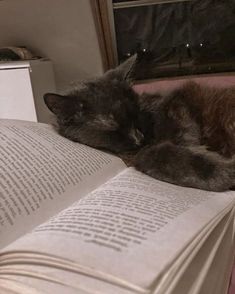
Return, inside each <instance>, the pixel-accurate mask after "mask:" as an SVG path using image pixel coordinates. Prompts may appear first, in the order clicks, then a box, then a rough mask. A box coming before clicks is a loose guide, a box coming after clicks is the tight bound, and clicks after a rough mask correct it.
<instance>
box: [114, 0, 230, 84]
mask: <svg viewBox="0 0 235 294" xmlns="http://www.w3.org/2000/svg"><path fill="white" fill-rule="evenodd" d="M115 2H118V1H115ZM119 2H120V1H119ZM114 21H115V28H116V38H117V48H118V57H119V61H122V60H124V59H126V58H127V57H128V56H130V55H131V54H133V53H134V52H140V53H141V55H142V57H143V61H144V62H145V65H146V66H145V67H144V68H143V66H141V71H139V72H138V75H137V77H138V78H140V79H142V78H153V77H159V76H169V75H182V74H194V73H206V72H222V71H233V70H235V1H234V0H226V1H222V0H194V1H187V2H175V3H167V4H158V5H147V6H140V7H129V8H122V9H116V10H114Z"/></svg>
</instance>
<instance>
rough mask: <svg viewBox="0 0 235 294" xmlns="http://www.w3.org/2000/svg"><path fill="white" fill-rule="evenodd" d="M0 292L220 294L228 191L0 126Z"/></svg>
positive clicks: (40, 130) (38, 128)
mask: <svg viewBox="0 0 235 294" xmlns="http://www.w3.org/2000/svg"><path fill="white" fill-rule="evenodd" d="M0 142H1V143H0V149H1V152H0V160H1V163H0V173H1V176H0V293H1V294H6V293H11V294H12V293H14V294H15V293H21V294H31V293H46V294H51V293H58V294H60V293H61V294H75V293H76V294H80V293H86V294H87V293H102V294H104V293H111V294H116V293H117V294H127V293H155V294H170V293H174V294H196V293H200V294H203V293H205V294H210V293H211V294H212V293H213V294H223V293H226V291H227V288H228V283H229V277H230V273H231V268H232V263H233V254H234V201H235V195H234V194H235V193H234V192H232V191H228V192H226V193H215V192H206V191H200V190H197V189H191V188H184V187H179V186H176V185H172V184H168V183H164V182H161V181H157V180H155V179H152V178H151V177H148V176H146V175H144V174H142V173H140V172H137V171H136V170H135V169H134V168H127V167H126V166H125V164H124V163H123V162H122V161H121V160H120V159H119V158H117V157H114V156H112V155H110V154H106V153H104V152H101V151H98V150H95V149H92V148H90V147H87V146H84V145H81V144H78V143H74V142H71V141H69V140H67V139H65V138H63V137H61V136H60V135H58V134H57V133H56V131H55V130H54V129H53V127H52V126H49V125H46V124H39V123H32V122H24V121H12V120H2V121H1V122H0Z"/></svg>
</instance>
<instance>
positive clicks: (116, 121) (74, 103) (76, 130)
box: [44, 56, 144, 153]
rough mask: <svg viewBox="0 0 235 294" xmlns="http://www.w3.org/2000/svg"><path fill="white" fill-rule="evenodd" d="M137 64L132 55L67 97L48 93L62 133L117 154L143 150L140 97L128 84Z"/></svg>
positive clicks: (47, 98)
mask: <svg viewBox="0 0 235 294" xmlns="http://www.w3.org/2000/svg"><path fill="white" fill-rule="evenodd" d="M135 62H136V56H132V57H131V58H129V59H128V60H127V61H126V62H124V63H123V64H121V65H120V66H118V67H117V68H116V69H113V70H110V71H108V72H106V74H105V75H104V76H102V77H101V78H99V79H96V80H93V81H90V82H86V83H84V84H83V86H82V87H80V88H77V89H76V88H75V89H74V90H72V91H71V92H70V93H69V94H68V95H65V96H62V95H57V94H52V93H47V94H45V95H44V100H45V103H46V105H47V107H48V108H49V109H50V110H51V111H52V112H53V113H54V114H55V115H56V117H57V122H58V126H59V132H60V133H61V134H62V135H63V136H65V137H67V138H69V139H71V140H73V141H76V142H80V143H83V144H86V145H89V146H92V147H95V148H101V149H106V150H109V151H112V152H115V153H120V152H124V151H129V150H132V149H136V148H138V147H140V146H141V144H142V143H143V140H144V135H143V133H142V131H141V129H140V125H139V124H140V117H139V116H140V111H139V107H138V101H137V100H138V96H137V94H136V93H135V92H134V91H133V90H132V88H131V85H130V81H129V73H130V71H131V70H132V68H133V66H134V64H135Z"/></svg>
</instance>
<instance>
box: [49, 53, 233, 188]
mask: <svg viewBox="0 0 235 294" xmlns="http://www.w3.org/2000/svg"><path fill="white" fill-rule="evenodd" d="M135 61H136V56H133V57H132V58H131V59H129V60H127V61H126V62H125V63H124V64H122V65H120V66H119V67H117V68H116V69H113V70H110V71H108V72H107V73H106V74H105V75H104V76H103V77H101V78H99V79H96V80H93V81H89V82H86V83H83V85H82V87H75V88H74V89H73V90H72V91H70V92H69V93H68V94H67V95H65V96H62V95H57V94H52V93H48V94H45V96H44V100H45V103H46V105H47V106H48V108H49V109H50V110H51V111H52V112H53V113H54V114H55V115H56V116H57V122H58V126H59V132H60V134H61V135H63V136H65V137H67V138H69V139H70V140H73V141H76V142H80V143H83V144H86V145H89V146H92V147H95V148H99V149H104V150H107V151H111V152H113V153H115V154H118V155H119V156H120V157H122V158H123V159H126V155H127V154H128V156H129V157H128V160H129V162H131V164H132V165H134V166H135V167H136V168H137V169H138V170H140V171H142V172H144V173H146V174H148V175H150V176H152V177H154V178H156V179H159V180H163V181H167V182H170V183H173V184H177V185H182V186H187V187H194V188H199V189H204V190H212V191H224V190H228V189H231V188H233V187H234V186H235V157H234V154H235V152H234V150H235V149H233V148H234V146H235V144H234V145H233V142H235V135H234V138H233V136H230V137H229V140H228V141H229V144H227V142H226V136H225V137H224V142H222V143H221V142H217V141H213V140H212V139H214V137H212V135H213V136H214V133H212V135H211V137H210V136H209V135H210V132H209V131H208V130H211V129H212V130H214V129H215V130H216V128H218V126H214V125H212V126H211V127H210V126H209V125H205V129H206V132H204V131H203V128H204V124H205V123H204V120H205V119H204V117H203V113H204V112H203V111H204V108H205V107H207V106H205V100H202V99H201V97H206V95H207V94H203V93H208V92H210V91H209V90H208V91H207V89H202V88H201V87H199V86H198V85H197V84H195V83H187V84H186V86H184V87H183V88H181V89H178V90H176V91H174V92H172V93H170V94H168V95H165V96H162V95H160V94H158V93H155V94H153V95H149V94H143V95H138V94H137V93H135V92H134V91H133V89H132V87H131V81H130V72H131V71H133V69H134V65H135ZM203 91H204V92H203ZM213 93H214V92H213ZM231 93H233V92H231ZM234 93H235V91H234ZM203 95H204V96H203ZM216 95H217V96H219V94H218V93H217V92H216ZM225 96H226V95H225ZM234 97H235V95H234ZM210 98H211V97H210ZM210 98H209V99H210ZM230 98H231V101H232V102H231V103H234V100H232V99H234V98H233V96H232V94H230ZM209 99H208V100H209ZM219 102H220V101H219ZM232 105H233V104H232ZM202 107H204V108H202ZM208 107H209V106H208ZM213 107H214V104H213ZM218 107H219V106H218ZM214 108H215V107H214ZM230 108H231V107H230ZM231 109H232V108H231ZM231 109H230V110H231ZM213 111H216V109H215V110H213ZM232 111H233V113H231V116H230V121H229V124H228V125H229V128H230V129H231V125H234V120H233V117H235V110H234V109H233V110H232ZM213 128H214V129H213ZM218 129H219V131H218V137H219V136H220V135H221V134H222V131H221V127H220V128H218ZM230 129H229V130H230ZM230 133H231V132H230ZM205 134H206V135H205ZM208 134H209V135H208ZM208 138H209V139H208ZM210 140H211V141H210ZM211 142H212V143H211ZM213 142H215V143H213ZM231 142H232V143H231ZM208 149H210V150H211V151H209V150H208ZM215 151H216V152H215ZM228 157H230V158H228Z"/></svg>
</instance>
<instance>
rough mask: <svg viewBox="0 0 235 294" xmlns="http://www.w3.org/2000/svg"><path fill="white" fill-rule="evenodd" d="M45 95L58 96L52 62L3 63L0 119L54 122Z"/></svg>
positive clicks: (0, 68)
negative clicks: (49, 93)
mask: <svg viewBox="0 0 235 294" xmlns="http://www.w3.org/2000/svg"><path fill="white" fill-rule="evenodd" d="M46 92H55V81H54V74H53V69H52V63H51V61H49V60H47V59H39V60H32V61H18V62H6V63H0V118H12V119H21V120H29V121H39V122H52V121H53V116H52V114H51V113H50V111H49V110H48V109H47V107H46V106H45V104H44V101H43V95H44V94H45V93H46Z"/></svg>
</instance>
